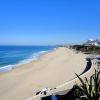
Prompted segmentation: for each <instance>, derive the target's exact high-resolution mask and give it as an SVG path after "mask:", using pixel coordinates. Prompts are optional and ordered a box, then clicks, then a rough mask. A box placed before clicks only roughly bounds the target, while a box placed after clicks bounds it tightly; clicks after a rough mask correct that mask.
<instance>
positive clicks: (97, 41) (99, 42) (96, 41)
mask: <svg viewBox="0 0 100 100" xmlns="http://www.w3.org/2000/svg"><path fill="white" fill-rule="evenodd" d="M84 45H94V46H100V38H97V39H89V40H87V42H86V43H84Z"/></svg>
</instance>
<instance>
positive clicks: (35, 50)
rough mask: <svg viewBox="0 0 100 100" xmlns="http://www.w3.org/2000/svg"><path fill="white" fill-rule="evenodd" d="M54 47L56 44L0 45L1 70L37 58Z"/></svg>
mask: <svg viewBox="0 0 100 100" xmlns="http://www.w3.org/2000/svg"><path fill="white" fill-rule="evenodd" d="M54 48H56V46H0V72H5V71H9V70H11V69H13V68H15V67H17V66H18V65H21V64H25V63H28V62H31V61H32V60H37V59H38V57H39V56H40V55H42V54H44V53H46V52H49V51H52V50H53V49H54Z"/></svg>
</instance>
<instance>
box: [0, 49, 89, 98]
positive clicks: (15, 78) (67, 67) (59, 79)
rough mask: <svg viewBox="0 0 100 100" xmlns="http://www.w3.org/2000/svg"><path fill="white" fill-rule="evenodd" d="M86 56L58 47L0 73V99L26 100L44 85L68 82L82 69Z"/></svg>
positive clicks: (54, 85)
mask: <svg viewBox="0 0 100 100" xmlns="http://www.w3.org/2000/svg"><path fill="white" fill-rule="evenodd" d="M86 56H87V55H85V54H82V53H81V52H80V53H76V52H75V51H73V50H70V49H68V48H64V47H61V48H58V49H56V50H54V51H52V52H49V53H47V54H45V55H42V56H41V57H40V58H39V59H38V60H37V61H32V62H30V63H27V64H24V65H21V66H19V67H18V68H16V69H13V70H11V71H9V72H7V73H3V74H0V100H26V99H27V98H28V97H30V96H32V95H35V93H36V92H37V91H39V90H41V89H43V88H45V87H49V88H55V87H57V86H58V85H61V84H63V83H65V82H67V81H70V80H71V79H73V78H74V77H75V73H77V74H80V73H82V72H83V70H84V69H85V67H86V60H85V58H86Z"/></svg>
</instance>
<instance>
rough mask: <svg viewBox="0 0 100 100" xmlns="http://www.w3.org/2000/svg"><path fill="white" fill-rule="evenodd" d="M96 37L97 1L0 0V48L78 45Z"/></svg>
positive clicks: (98, 29)
mask: <svg viewBox="0 0 100 100" xmlns="http://www.w3.org/2000/svg"><path fill="white" fill-rule="evenodd" d="M98 37H100V0H0V45H55V44H76V43H82V42H84V41H86V40H87V39H89V38H94V39H95V38H98Z"/></svg>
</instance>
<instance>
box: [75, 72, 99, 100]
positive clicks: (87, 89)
mask: <svg viewBox="0 0 100 100" xmlns="http://www.w3.org/2000/svg"><path fill="white" fill-rule="evenodd" d="M75 74H76V73H75ZM76 76H77V77H78V79H79V80H80V82H81V85H80V86H78V88H79V89H80V90H81V91H82V92H83V94H84V96H85V97H86V99H87V100H100V70H99V71H97V70H95V74H93V75H92V76H91V77H90V79H89V80H88V79H87V78H86V77H85V80H83V79H82V78H80V76H79V75H77V74H76Z"/></svg>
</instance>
